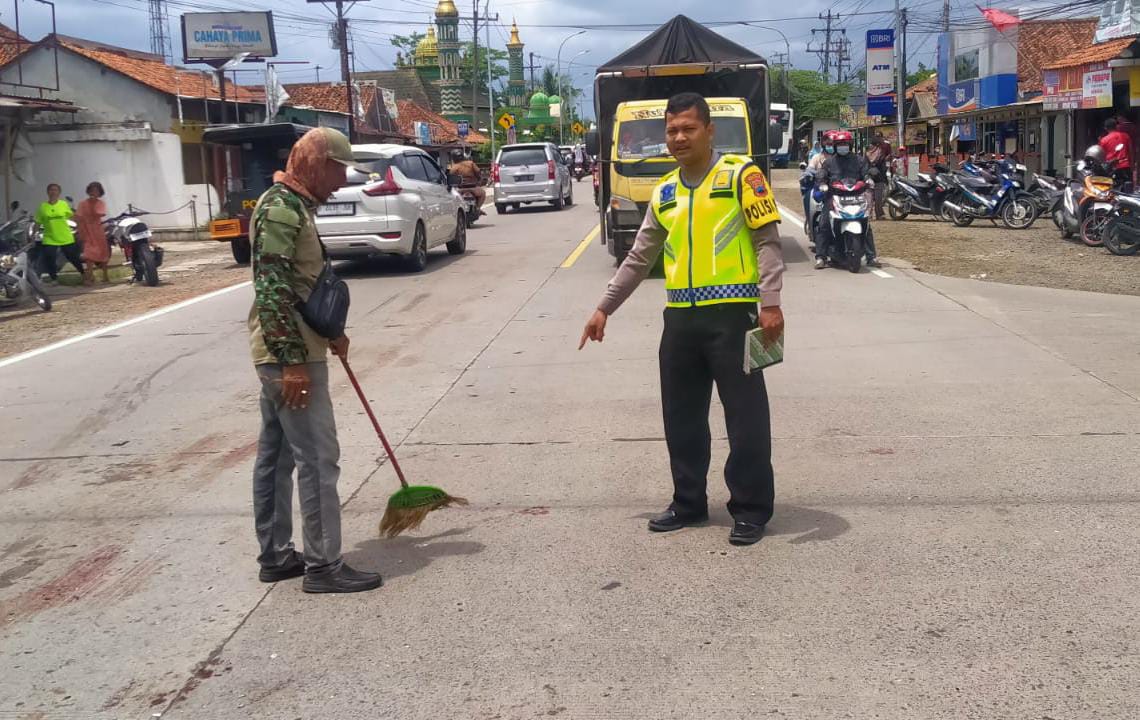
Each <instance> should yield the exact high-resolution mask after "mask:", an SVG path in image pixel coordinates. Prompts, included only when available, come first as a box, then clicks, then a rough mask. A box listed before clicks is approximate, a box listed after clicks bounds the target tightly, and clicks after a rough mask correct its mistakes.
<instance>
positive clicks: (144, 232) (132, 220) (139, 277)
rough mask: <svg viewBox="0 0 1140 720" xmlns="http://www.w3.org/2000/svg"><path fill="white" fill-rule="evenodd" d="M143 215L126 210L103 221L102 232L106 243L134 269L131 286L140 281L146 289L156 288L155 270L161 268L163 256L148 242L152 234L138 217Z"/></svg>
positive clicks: (156, 274) (161, 250)
mask: <svg viewBox="0 0 1140 720" xmlns="http://www.w3.org/2000/svg"><path fill="white" fill-rule="evenodd" d="M146 214H147V213H145V212H143V211H141V210H135V209H133V208H132V209H130V210H128V211H127V212H125V213H123V214H121V215H116V216H115V217H113V218H107V219H106V220H104V221H103V232H104V233H106V236H107V241H108V242H110V243H111V244H112V245H118V246H119V247H120V248H122V249H123V255H125V256H126V258H127V259H128V260H130V262H131V266H132V267H133V268H134V271H135V275H134V277H133V278H131V282H132V283H139V282H144V283H146V284H147V285H148V286H150V287H154V286H155V285H158V268H160V267H162V259H163V256H164V255H165V253H164V252H163V249H162V248H161V247H159V246H158V245H155V244H154V243H152V242H151V238H152V233H151V231H150V228H149V227H147V224H146V223H144V222H143V221H142V220H139V216H141V215H146Z"/></svg>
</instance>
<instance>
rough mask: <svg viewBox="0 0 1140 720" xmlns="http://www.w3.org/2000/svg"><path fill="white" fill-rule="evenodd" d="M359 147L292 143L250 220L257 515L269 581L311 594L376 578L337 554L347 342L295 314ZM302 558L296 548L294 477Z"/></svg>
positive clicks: (317, 139) (318, 131)
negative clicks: (339, 375)
mask: <svg viewBox="0 0 1140 720" xmlns="http://www.w3.org/2000/svg"><path fill="white" fill-rule="evenodd" d="M352 162H353V159H352V146H351V145H349V142H348V138H346V137H345V136H344V135H342V134H340V133H339V132H337V131H336V130H332V129H331V128H315V129H313V130H310V131H309V132H307V133H305V135H304V136H303V137H302V138H301V139H300V140H298V141H297V142H296V144H294V145H293V149H292V151H291V152H290V153H289V162H288V164H287V165H286V166H285V171H284V172H278V173H277V174H276V175H274V177H273V182H274V184H273V187H271V188H269V189H268V190H267V191H265V194H264V195H262V196H261V199H260V200H258V201H257V206H256V207H255V208H254V209H253V216H252V218H251V219H250V223H251V232H250V239H251V241H252V245H253V295H254V300H253V307H252V308H250V312H249V333H250V351H251V353H252V355H253V364H254V365H255V366H256V369H257V376H258V378H259V379H260V380H261V402H260V405H261V435H260V437H259V438H258V442H257V460H256V461H255V462H254V466H253V515H254V526H255V529H256V532H257V541H258V543H259V544H260V546H261V554H260V555H258V558H257V560H258V563H259V564H260V565H261V571H260V572H259V573H258V577H259V578H260V580H261V581H262V582H280V581H282V580H288V579H289V578H293V577H299V576H301V575H304V576H305V579H304V581H303V583H302V586H301V589H302V590H303V591H305V592H310V593H345V592H360V591H362V590H372V589H374V588H378V587H380V585H381V583H382V580H381V578H380V576H379V575H378V574H376V573H369V572H359V571H357V570H354V569H352V568H350V567H349V566H348V565H346V564H345V563H344V561H343V560H342V559H341V554H340V498H339V496H338V495H337V489H336V485H337V480H338V478H339V477H340V466H339V465H338V464H337V463H338V461H339V459H340V445H339V444H338V443H337V437H336V422H335V421H334V419H333V406H332V398H331V397H330V396H329V370H328V363H327V360H328V357H327V356H328V351H329V350H330V349H331V350H332V351H333V353H334V354H336V355H342V356H345V355H347V354H348V338H347V337H344V336H341V337H339V338H337V339H335V340H333V341H331V342H330V341H328V340H326V339H324V338H323V337H321V336H320V335H318V334H317V333H316V331H315V330H313V329H312V328H310V327H309V326H308V325H307V324H305V321H304V319H303V318H301V316H300V313H298V312H297V310H296V305H297V303H298V301H301V300H304V299H306V298H308V297H309V293H311V292H312V290H313V287H314V285H315V284H316V280H317V276H318V275H320V273H321V268H322V267H323V266H324V260H323V258H322V255H323V252H322V248H321V241H320V238H318V237H317V228H316V223H315V218H314V217H313V213H314V212H315V210H316V209H317V206H318V205H320V204H321V203H323V202H324V201H325V200H326V199H327V198H328V197H329V196H330V195H332V194H333V192H335V191H336V190H338V189H339V188H341V187H344V184H345V182H346V170H345V168H346V166H348V165H351V164H352ZM294 468H295V469H296V470H297V487H298V490H299V492H298V495H299V498H300V503H301V519H302V521H303V527H304V537H305V554H304V555H302V554H301V553H299V552H297V551H296V550H295V549H294V547H293V470H294Z"/></svg>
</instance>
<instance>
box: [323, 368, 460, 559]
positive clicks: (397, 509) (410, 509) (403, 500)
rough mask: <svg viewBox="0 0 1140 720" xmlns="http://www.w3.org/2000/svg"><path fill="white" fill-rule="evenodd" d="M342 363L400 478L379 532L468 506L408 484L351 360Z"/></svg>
mask: <svg viewBox="0 0 1140 720" xmlns="http://www.w3.org/2000/svg"><path fill="white" fill-rule="evenodd" d="M340 362H341V364H342V365H344V371H345V372H346V373H348V379H349V381H351V382H352V387H353V388H354V389H355V390H356V394H357V396H359V397H360V402H361V403H362V404H363V405H364V411H365V412H366V413H368V419H369V420H371V421H372V427H374V428H376V434H377V435H378V436H379V437H380V442H381V443H383V445H384V452H386V453H388V459H389V460H391V461H392V467H393V468H395V469H396V477H398V478H400V489H399V490H397V491H396V493H395V494H394V495H392V497H390V498H388V508H387V509H386V510H385V511H384V517H383V518H381V519H380V534H381V535H384V536H386V537H390V538H393V537H396V536H397V535H399V534H400V533H402V532H404V531H405V530H415V529H416V528H418V527H419V526H420V525H421V524H422V523H423V521H424V518H426V517H427V515H428V513H430V512H431V511H432V510H439V509H440V508H445V507H449V506H451V505H466V504H467V500H466V499H465V498H461V497H454V496H452V495H448V494H447V493H446V492H444V491H443V490H440V489H439V488H437V487H431V486H429V485H408V481H407V479H406V478H405V477H404V471H403V469H401V468H400V463H399V461H398V460H396V453H395V452H393V450H392V446H391V445H389V444H388V438H386V437H384V431H383V430H381V429H380V423H379V422H378V421H377V420H376V416H375V415H374V414H373V413H372V406H371V405H370V404H369V403H368V398H366V397H364V391H363V390H361V389H360V383H358V382H357V381H356V375H354V374H353V372H352V368H351V367H349V366H348V359H347V358H345V357H344V356H343V355H342V356H341V358H340Z"/></svg>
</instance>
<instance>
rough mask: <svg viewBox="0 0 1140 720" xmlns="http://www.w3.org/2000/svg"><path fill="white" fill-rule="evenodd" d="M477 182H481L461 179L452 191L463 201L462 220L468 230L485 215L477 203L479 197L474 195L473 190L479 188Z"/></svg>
mask: <svg viewBox="0 0 1140 720" xmlns="http://www.w3.org/2000/svg"><path fill="white" fill-rule="evenodd" d="M479 182H481V181H476V180H470V179H467V178H462V179H460V182H459V184H458V185H457V186H454V189H453V192H455V193H457V194H458V195H459V197H460V199H461V200H462V201H463V219H464V222H465V223H466V224H467V227H469V228H471V227H474V226H475V223H476V222H478V221H479V218H481V217H483V216H484V215H486V213H485V212H483V206H482V205H481V204H480V203H479V196H478V195H476V194H475V188H476V187H479Z"/></svg>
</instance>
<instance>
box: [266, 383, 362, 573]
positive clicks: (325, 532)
mask: <svg viewBox="0 0 1140 720" xmlns="http://www.w3.org/2000/svg"><path fill="white" fill-rule="evenodd" d="M308 368H309V377H310V379H311V380H312V384H311V386H310V387H309V407H307V408H306V409H304V410H290V409H289V408H288V407H286V406H285V402H284V400H283V397H282V391H281V366H280V365H258V366H257V376H258V378H259V379H260V380H261V436H260V438H258V442H257V461H256V462H255V463H254V466H253V520H254V527H255V528H256V530H257V542H258V543H259V544H260V545H261V554H260V555H258V556H257V561H258V562H259V563H261V566H262V567H277V566H279V565H281V564H283V563H284V562H285V561H286V560H288V559H289V557H290V555H291V554H292V553H293V469H294V467H295V468H296V470H297V488H298V490H299V495H300V500H301V519H302V524H303V525H304V539H305V566H306V567H307V568H308V569H316V568H325V567H326V566H329V567H332V568H335V567H337V566H339V565H340V563H341V558H340V498H339V497H338V496H337V492H336V483H337V480H338V479H339V478H340V466H339V465H338V464H337V462H338V461H339V460H340V445H339V443H337V439H336V421H335V419H334V418H333V407H332V398H331V397H330V396H329V368H328V364H327V363H323V362H319V363H309V365H308Z"/></svg>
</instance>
